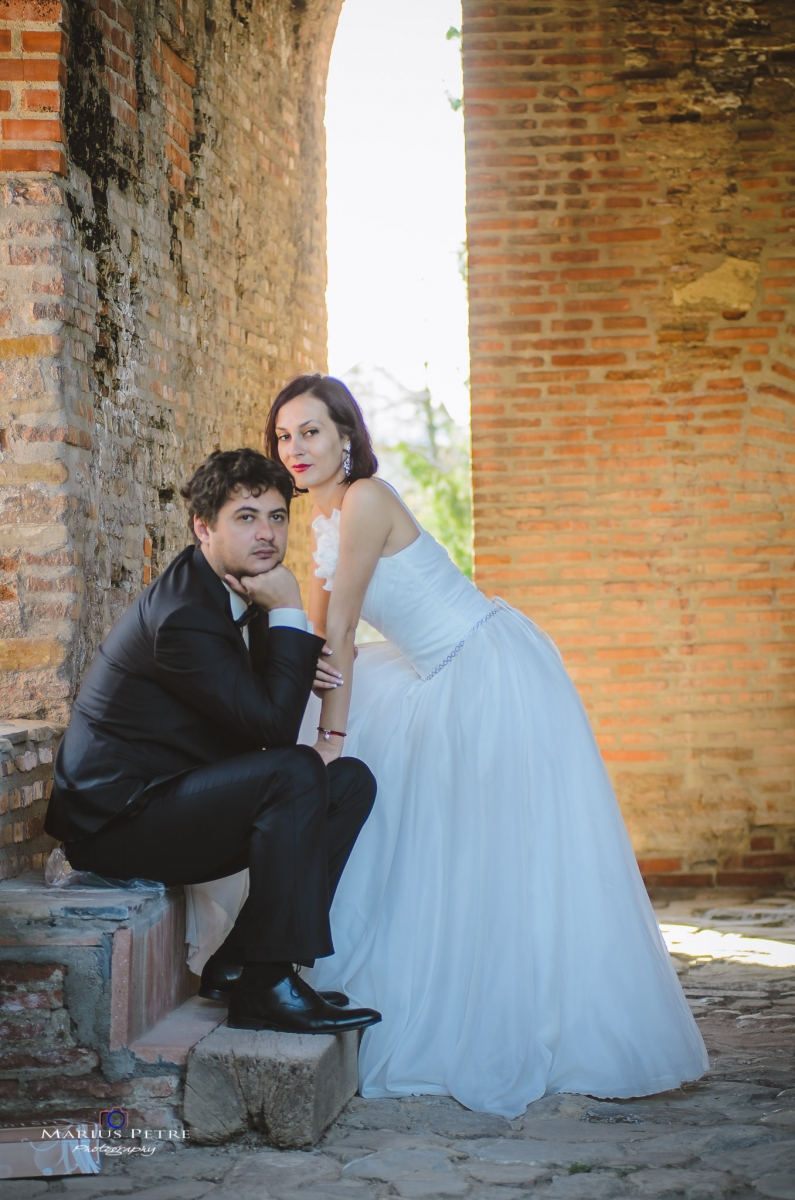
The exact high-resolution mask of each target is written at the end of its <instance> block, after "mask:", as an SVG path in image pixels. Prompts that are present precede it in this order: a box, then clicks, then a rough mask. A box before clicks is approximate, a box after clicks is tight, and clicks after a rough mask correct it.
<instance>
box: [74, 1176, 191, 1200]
mask: <svg viewBox="0 0 795 1200" xmlns="http://www.w3.org/2000/svg"><path fill="white" fill-rule="evenodd" d="M214 1188H215V1184H214V1183H209V1182H207V1181H206V1180H201V1181H200V1180H198V1179H191V1180H186V1182H184V1183H164V1184H161V1185H160V1187H148V1188H141V1189H140V1190H138V1189H137V1188H136V1189H134V1191H135V1200H198V1197H199V1196H206V1195H208V1193H209V1192H212V1191H213V1190H214ZM94 1194H95V1195H96V1193H94Z"/></svg>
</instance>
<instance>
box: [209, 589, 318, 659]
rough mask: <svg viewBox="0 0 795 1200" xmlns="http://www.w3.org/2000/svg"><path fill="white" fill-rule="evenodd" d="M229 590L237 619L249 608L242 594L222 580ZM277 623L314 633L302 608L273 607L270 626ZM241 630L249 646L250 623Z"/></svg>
mask: <svg viewBox="0 0 795 1200" xmlns="http://www.w3.org/2000/svg"><path fill="white" fill-rule="evenodd" d="M221 582H222V583H223V585H224V587H225V588H226V590H227V591H228V592H229V602H230V604H231V606H232V616H233V617H234V619H235V620H236V621H237V620H238V619H239V618H240V617H242V616H243V613H244V612H245V611H246V609H247V608H248V605H247V604H246V602H245V600H244V599H243V597H242V596H238V594H237V592H233V591H232V589H231V588H230V586H229V584H228V583H226V582H224V580H221ZM277 625H286V626H287V627H288V628H290V629H302V630H303V631H304V633H313V632H314V630H313V628H312V622H311V621H310V620H309V619H308V617H307V615H306V613H305V612H304V610H303V609H302V608H272V609H271V610H270V612H269V613H268V628H269V629H275V628H276V626H277ZM240 632H241V634H242V635H243V641H244V642H245V643H246V647H247V648H248V645H249V640H248V625H241V626H240Z"/></svg>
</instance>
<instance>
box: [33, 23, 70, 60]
mask: <svg viewBox="0 0 795 1200" xmlns="http://www.w3.org/2000/svg"><path fill="white" fill-rule="evenodd" d="M65 51H66V38H65V37H64V35H63V33H61V32H60V31H59V30H55V31H53V32H51V33H45V32H38V31H36V32H29V31H27V30H24V29H23V31H22V52H23V54H63V53H65Z"/></svg>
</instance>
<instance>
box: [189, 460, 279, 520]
mask: <svg viewBox="0 0 795 1200" xmlns="http://www.w3.org/2000/svg"><path fill="white" fill-rule="evenodd" d="M241 488H242V489H245V491H247V492H250V493H251V495H252V496H260V495H262V493H263V492H267V491H268V490H269V489H270V488H275V489H276V491H277V492H279V493H280V494H281V495H282V496H283V497H284V503H285V505H286V506H287V512H288V514H289V512H290V501H291V500H292V497H293V477H292V475H291V474H290V472H289V471H288V470H287V468H286V467H283V466H282V464H281V463H280V462H272V461H271V459H269V458H266V457H265V455H264V454H260V452H259V450H251V449H250V448H249V447H248V446H244V447H242V448H241V449H240V450H214V451H213V453H212V454H211V455H210V456H209V458H206V459H205V460H204V462H203V463H202V465H201V466H200V467H199V468H198V469H197V470H196V471H194V473H193V476H192V477H191V478H190V479H189V480H188V482H187V483H186V484H184V485H183V486H182V487H181V488H180V489H179V494H180V496H181V497H182V499H183V500H185V501H186V503H187V505H188V528H189V529H190V532H191V533H192V534H193V518H194V517H201V519H202V520H203V521H204V522H205V523H206V524H207V525H210V526H212V525H213V524H214V523H215V520H216V517H217V516H218V513H219V512H220V511H221V509H222V508H223V506H224V505H225V504H226V502H227V500H229V499H230V498H231V497H232V496H233V495H234V493H235V492H237V491H238V490H239V489H241ZM194 537H195V535H194Z"/></svg>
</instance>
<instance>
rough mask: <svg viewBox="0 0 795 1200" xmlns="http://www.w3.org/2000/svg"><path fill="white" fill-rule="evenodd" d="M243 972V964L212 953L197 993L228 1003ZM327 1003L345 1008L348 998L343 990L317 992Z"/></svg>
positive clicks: (348, 1002)
mask: <svg viewBox="0 0 795 1200" xmlns="http://www.w3.org/2000/svg"><path fill="white" fill-rule="evenodd" d="M242 973H243V964H242V963H240V962H235V961H234V960H232V959H226V960H224V959H222V958H219V956H218V954H217V953H215V954H213V955H212V956H211V957H210V958H208V959H207V962H206V963H205V964H204V969H203V971H202V977H201V983H200V984H199V995H200V996H203V997H204V999H205V1000H217V1001H218V1003H219V1004H228V1003H229V997H230V996H231V995H232V988H233V987H234V986H235V984H236V983H237V981H238V979H239V978H240V976H241V975H242ZM318 996H322V997H323V999H324V1000H325V1001H326V1003H327V1004H333V1005H334V1007H335V1008H347V1007H348V1005H349V1004H350V1000H349V999H348V997H347V996H346V995H345V993H344V992H318Z"/></svg>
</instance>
